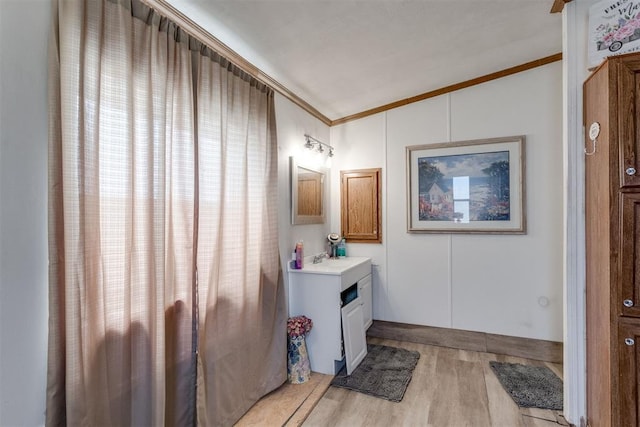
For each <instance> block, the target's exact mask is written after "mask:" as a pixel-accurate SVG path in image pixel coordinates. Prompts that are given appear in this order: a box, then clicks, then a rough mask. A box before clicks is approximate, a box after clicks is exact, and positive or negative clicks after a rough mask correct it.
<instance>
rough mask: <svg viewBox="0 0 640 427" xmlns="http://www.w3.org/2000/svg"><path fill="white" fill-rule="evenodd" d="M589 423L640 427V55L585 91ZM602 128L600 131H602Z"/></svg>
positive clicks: (602, 69)
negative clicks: (639, 370)
mask: <svg viewBox="0 0 640 427" xmlns="http://www.w3.org/2000/svg"><path fill="white" fill-rule="evenodd" d="M584 122H585V155H586V156H585V168H586V171H585V175H586V176H585V179H586V182H585V187H586V277H587V284H586V286H587V295H586V299H587V307H586V315H587V422H588V425H590V426H591V427H600V426H603V427H604V426H613V427H618V426H633V427H638V426H640V416H639V414H638V410H639V408H640V405H639V401H638V396H639V395H638V388H639V387H640V372H638V369H640V365H639V364H638V361H639V360H640V54H628V55H621V56H616V57H612V58H609V59H607V60H606V61H605V62H603V63H602V64H601V65H600V66H599V67H598V68H597V69H596V70H595V71H594V72H593V74H592V75H591V76H590V77H589V78H588V79H587V81H586V82H585V83H584ZM598 128H599V131H598Z"/></svg>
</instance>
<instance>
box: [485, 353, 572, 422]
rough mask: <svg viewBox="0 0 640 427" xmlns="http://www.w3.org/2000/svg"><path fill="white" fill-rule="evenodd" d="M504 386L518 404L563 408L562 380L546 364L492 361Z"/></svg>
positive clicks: (525, 406)
mask: <svg viewBox="0 0 640 427" xmlns="http://www.w3.org/2000/svg"><path fill="white" fill-rule="evenodd" d="M490 365H491V369H492V370H493V373H494V374H496V377H498V380H499V381H500V384H502V387H504V389H505V390H506V391H507V393H509V394H510V395H511V398H512V399H513V401H514V402H516V404H517V405H518V406H521V407H524V408H541V409H554V410H558V411H560V410H562V380H561V379H560V378H558V376H557V375H556V374H554V373H553V372H552V371H551V369H549V368H547V367H546V366H529V365H522V364H519V363H501V362H490Z"/></svg>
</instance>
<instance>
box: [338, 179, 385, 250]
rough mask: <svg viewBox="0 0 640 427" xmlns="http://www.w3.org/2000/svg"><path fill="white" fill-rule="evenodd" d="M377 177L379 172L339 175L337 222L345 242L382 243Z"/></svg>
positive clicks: (380, 194)
mask: <svg viewBox="0 0 640 427" xmlns="http://www.w3.org/2000/svg"><path fill="white" fill-rule="evenodd" d="M380 173H381V169H362V170H351V171H341V172H340V196H341V197H340V198H341V206H340V208H341V214H340V219H341V225H342V227H341V228H342V235H343V236H344V238H345V239H347V242H353V243H380V242H382V230H381V217H382V216H381V215H382V212H381V200H382V193H381V190H382V189H381V183H380Z"/></svg>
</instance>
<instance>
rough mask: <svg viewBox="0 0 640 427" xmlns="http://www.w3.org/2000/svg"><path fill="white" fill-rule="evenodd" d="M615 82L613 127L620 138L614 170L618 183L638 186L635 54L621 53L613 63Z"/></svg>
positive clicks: (638, 99) (639, 129)
mask: <svg viewBox="0 0 640 427" xmlns="http://www.w3.org/2000/svg"><path fill="white" fill-rule="evenodd" d="M615 65H616V67H615V73H616V76H615V83H617V102H618V105H617V111H618V112H619V113H620V114H617V117H616V119H617V127H618V137H619V141H620V161H621V163H620V167H619V170H618V173H619V176H620V186H621V187H638V186H640V163H638V161H639V160H640V158H639V157H638V152H639V151H640V147H639V144H640V135H639V132H640V126H639V123H638V122H639V121H640V117H639V116H638V114H637V112H638V111H640V109H639V108H638V103H639V102H640V96H639V95H640V94H639V93H638V92H639V90H640V87H639V86H638V83H639V80H640V79H639V73H640V60H638V58H636V56H635V55H632V56H625V57H624V58H621V60H620V61H617V62H616V63H615Z"/></svg>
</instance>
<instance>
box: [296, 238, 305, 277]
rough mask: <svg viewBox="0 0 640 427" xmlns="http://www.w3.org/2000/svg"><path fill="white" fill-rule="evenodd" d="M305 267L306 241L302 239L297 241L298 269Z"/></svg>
mask: <svg viewBox="0 0 640 427" xmlns="http://www.w3.org/2000/svg"><path fill="white" fill-rule="evenodd" d="M303 267H304V243H303V242H302V240H300V241H299V242H298V243H296V269H298V270H302V268H303Z"/></svg>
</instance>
